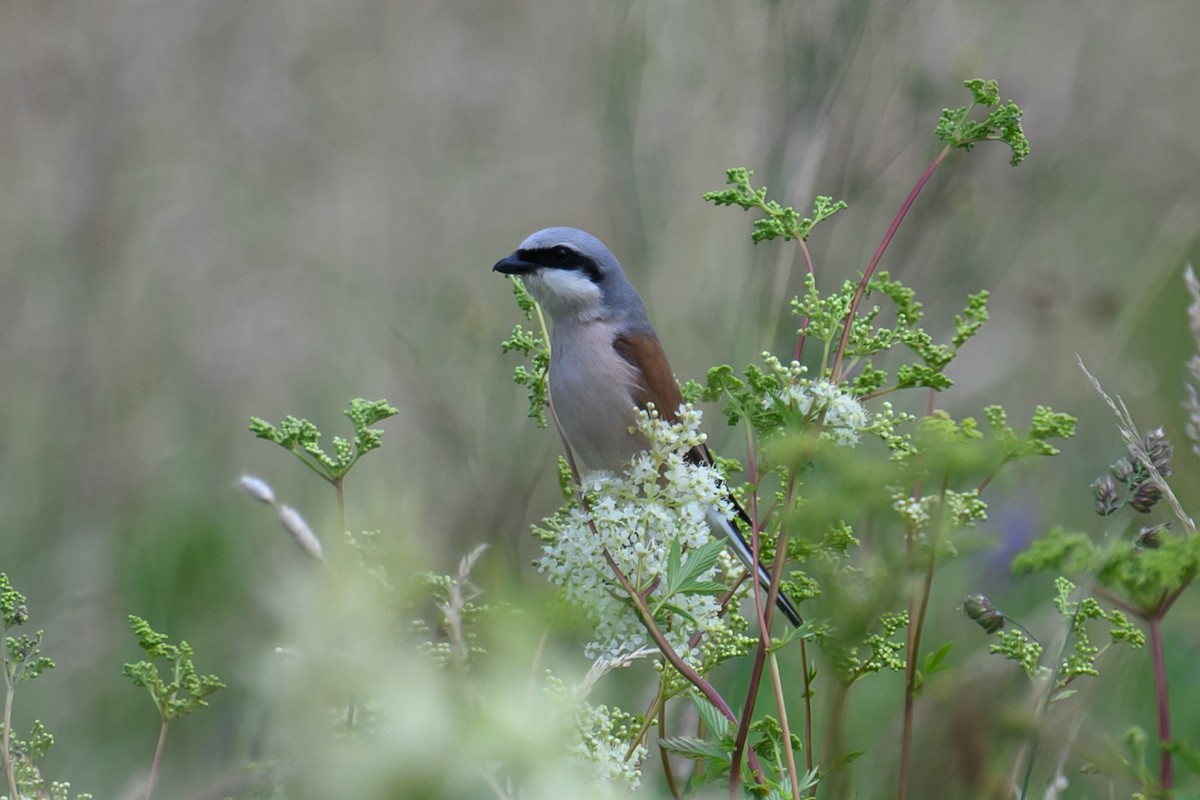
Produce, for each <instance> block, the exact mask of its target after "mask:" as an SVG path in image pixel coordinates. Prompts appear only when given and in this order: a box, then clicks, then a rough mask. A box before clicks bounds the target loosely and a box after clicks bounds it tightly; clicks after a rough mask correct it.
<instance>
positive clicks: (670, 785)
mask: <svg viewBox="0 0 1200 800" xmlns="http://www.w3.org/2000/svg"><path fill="white" fill-rule="evenodd" d="M658 696H659V697H662V689H661V688H660V689H659V693H658ZM657 716H658V741H659V746H658V754H659V756H660V757H661V758H662V765H663V775H665V776H666V778H667V789H669V790H670V792H671V797H674V798H675V800H679V798H680V797H681V796H682V795H680V793H679V787H678V786H676V785H675V773H674V772H672V771H671V755H670V753H668V752H667V748H665V747H663V746H662V744H661V743H662V741H663V740H664V739H666V738H667V715H666V707H665V705H664V704H663V703H662V702H661V701H660V702H659V703H658V715H657Z"/></svg>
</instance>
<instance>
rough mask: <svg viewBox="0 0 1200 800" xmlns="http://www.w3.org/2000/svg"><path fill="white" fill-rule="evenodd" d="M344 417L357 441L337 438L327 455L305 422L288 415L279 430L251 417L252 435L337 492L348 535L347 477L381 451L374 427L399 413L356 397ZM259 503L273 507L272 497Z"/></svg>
mask: <svg viewBox="0 0 1200 800" xmlns="http://www.w3.org/2000/svg"><path fill="white" fill-rule="evenodd" d="M342 413H344V414H345V415H346V418H347V419H349V420H350V424H351V425H352V426H353V427H354V438H353V439H345V438H343V437H341V436H334V437H333V453H332V454H329V453H326V452H325V449H324V448H323V447H322V446H321V431H320V429H318V428H317V426H316V425H314V424H313V423H311V422H309V421H308V420H306V419H300V418H298V417H293V416H290V415H289V416H287V417H284V419H283V422H281V423H280V424H279V426H278V427H276V426H275V425H272V424H271V423H269V422H267V421H266V420H263V419H260V418H258V417H251V418H250V432H251V433H253V434H254V435H255V436H257V437H258V438H259V439H265V440H267V441H269V442H274V443H275V444H277V445H279V446H280V447H282V448H283V449H284V450H287V451H288V452H289V453H291V454H292V455H294V456H296V458H298V459H300V463H302V464H304V466H306V467H308V468H309V469H310V470H312V471H313V473H315V474H316V475H317V476H319V477H320V478H321V479H322V480H323V481H325V482H326V483H328V484H329V485H330V486H332V487H333V488H334V491H335V492H336V493H337V500H338V511H339V514H340V516H341V530H343V531H345V530H346V497H345V490H344V483H345V480H346V476H347V475H348V474H349V473H350V470H352V469H354V466H355V465H356V464H358V461H359V459H361V458H362V457H363V456H365V455H366V454H367V453H369V452H371V451H372V450H376V449H378V448H379V447H380V445H381V444H382V439H383V431H382V430H381V429H379V428H373V427H371V426H373V425H375V424H377V423H379V422H382V421H383V420H385V419H387V418H388V417H392V416H395V415H396V414H398V413H400V412H399V411H397V410H396V409H395V408H393V407H392V406H390V405H388V402H387V401H386V400H364V399H362V398H361V397H356V398H354V399H353V400H351V401H350V406H349V407H348V408H347V409H346V410H345V411H344V412H342ZM243 488H244V489H246V490H247V491H249V492H250V494H251V495H252V496H255V493H254V492H253V491H251V489H250V488H249V487H247V486H246V485H245V484H243ZM256 499H259V500H263V502H271V503H273V501H274V498H273V497H272V498H271V500H270V501H267V500H264V498H263V497H256ZM283 516H284V515H283V512H282V510H281V513H280V520H281V521H283V524H284V527H285V528H286V527H288V522H287V521H284V520H283ZM289 531H290V528H289ZM301 547H303V545H301Z"/></svg>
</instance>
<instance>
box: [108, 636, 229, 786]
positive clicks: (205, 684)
mask: <svg viewBox="0 0 1200 800" xmlns="http://www.w3.org/2000/svg"><path fill="white" fill-rule="evenodd" d="M129 628H130V630H132V631H133V635H134V636H136V637H137V640H138V646H139V647H140V648H141V649H142V652H144V653H145V654H146V656H147V657H148V660H145V661H135V662H131V663H128V664H126V665H125V668H124V670H123V671H122V674H123V675H125V677H127V678H130V679H132V680H133V685H134V686H140V687H142V688H144V689H145V690H146V691H147V693H148V694H149V695H150V700H151V701H152V702H153V703H154V707H155V709H157V710H158V716H159V719H160V720H161V722H162V724H161V726H160V727H159V734H158V745H157V746H156V747H155V748H154V761H153V763H152V765H151V767H150V777H149V778H148V779H147V781H146V795H145V796H146V800H150V797H151V795H152V794H153V793H154V784H155V781H156V780H157V778H158V769H159V765H160V764H161V763H162V754H163V747H164V745H166V742H167V726H168V725H169V724H170V723H171V721H172V720H176V719H179V718H180V717H184V716H187V715H188V714H191V713H193V712H195V711H198V710H200V709H201V708H205V707H207V706H208V697H209V696H210V695H211V694H213V693H214V692H216V691H217V690H218V689H224V688H225V684H224V683H222V682H221V680H220V679H219V678H218V677H217V676H216V675H203V674H201V673H199V672H196V666H195V663H194V660H193V657H194V655H195V654H194V653H193V651H192V648H191V646H190V645H189V644H188V643H187V642H180V643H179V644H177V645H174V644H169V643H168V642H167V638H168V637H167V635H166V634H164V633H158V632H157V631H155V630H154V629H153V628H151V627H150V623H148V622H146V620H144V619H142V618H141V617H137V616H134V615H133V614H130V615H129ZM162 667H166V677H164V676H163V674H162V672H161V668H162Z"/></svg>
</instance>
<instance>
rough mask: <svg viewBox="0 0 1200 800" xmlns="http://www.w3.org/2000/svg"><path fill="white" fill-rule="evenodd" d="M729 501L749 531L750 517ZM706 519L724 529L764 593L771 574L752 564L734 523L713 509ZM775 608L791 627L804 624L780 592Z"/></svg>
mask: <svg viewBox="0 0 1200 800" xmlns="http://www.w3.org/2000/svg"><path fill="white" fill-rule="evenodd" d="M729 501H730V502H731V503H733V507H734V508H735V509H736V510H737V513H738V517H739V518H740V519H741V520H742V522H743V523H745V525H746V528H747V529H751V522H750V517H749V516H748V515H747V514H746V512H745V510H744V509H743V508H742V507H741V506H740V505H738V503H737V501H736V500H734V498H733V496H732V495H730V497H729ZM708 518H709V522H710V524H713V525H716V524H718V523H719V524H720V527H721V528H722V529H724V531H725V535H726V536H727V537H729V544H730V546H731V547H732V548H733V552H735V553H737V556H738V558H739V559H741V561H742V563H743V564H745V565H746V569H752V570H755V572H757V573H758V582H759V583H760V584H761V585H762V587H763V589H764V591H765V590H766V589H767V587H768V586H770V585H771V573H770V572H768V571H767V568H766V567H765V566H763V564H762V562H761V561H760V562H758V563H757V564H755V563H754V551H753V550H752V549H751V547H750V543H749V542H748V541H746V536H745V534H743V533H742V531H741V530H740V529H739V528H738V526H737V524H736V523H734V522H732V521H730V520H727V519H725V518H724V517H723V516H721V514H719V513H718V512H717V511H716V509H713V510H712V511H711V512H710V513H709V515H708ZM775 606H776V608H778V609H779V610H780V612H782V614H783V615H784V616H785V617H787V620H788V622H790V623H792V626H793V627H795V628H799V627H800V626H801V625H803V624H804V619H803V618H802V617H801V616H800V612H799V611H797V610H796V606H795V605H793V604H792V601H791V598H789V597H788V596H787V595H785V594H784V593H783V591H782V590H781V591H780V592H779V594H778V595H776V597H775Z"/></svg>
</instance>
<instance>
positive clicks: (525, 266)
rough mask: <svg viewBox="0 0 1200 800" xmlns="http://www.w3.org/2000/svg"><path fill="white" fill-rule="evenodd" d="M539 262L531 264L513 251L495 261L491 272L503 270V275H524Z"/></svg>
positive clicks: (535, 267)
mask: <svg viewBox="0 0 1200 800" xmlns="http://www.w3.org/2000/svg"><path fill="white" fill-rule="evenodd" d="M539 266H541V265H540V264H531V263H530V262H528V261H526V260H525V259H523V258H521V257H520V256H519V255H517V254H516V253H513V254H512V255H511V256H508V257H507V258H502V259H500V260H499V261H497V262H496V266H494V267H492V272H503V273H504V274H505V275H525V274H526V273H529V272H533V271H534V270H535V269H537V268H538V267H539Z"/></svg>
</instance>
